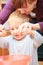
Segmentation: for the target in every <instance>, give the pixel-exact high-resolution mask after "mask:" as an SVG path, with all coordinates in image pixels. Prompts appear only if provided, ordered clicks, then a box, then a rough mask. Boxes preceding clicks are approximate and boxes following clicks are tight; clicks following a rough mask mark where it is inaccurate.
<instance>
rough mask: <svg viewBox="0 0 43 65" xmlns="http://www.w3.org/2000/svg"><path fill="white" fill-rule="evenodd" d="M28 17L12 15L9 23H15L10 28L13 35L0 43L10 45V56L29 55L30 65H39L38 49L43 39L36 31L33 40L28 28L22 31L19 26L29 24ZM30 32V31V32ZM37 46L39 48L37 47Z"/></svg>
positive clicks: (3, 38) (0, 39)
mask: <svg viewBox="0 0 43 65" xmlns="http://www.w3.org/2000/svg"><path fill="white" fill-rule="evenodd" d="M28 20H29V19H28V17H27V16H25V15H21V14H20V13H17V12H16V13H15V12H14V13H12V14H11V15H10V17H9V19H8V23H9V24H11V22H12V23H13V26H14V25H15V27H14V28H13V27H12V28H11V27H10V32H11V35H9V36H7V37H1V38H0V43H3V44H5V45H6V44H9V48H8V49H9V54H10V55H29V56H31V57H32V58H31V61H30V65H38V58H37V48H38V47H39V46H40V45H41V43H42V42H43V37H42V36H41V35H40V34H39V33H38V32H36V31H34V38H31V37H30V36H29V35H28V33H27V32H28V31H27V29H28V27H27V29H26V28H23V31H22V32H21V31H20V28H19V26H20V25H21V24H22V23H26V24H27V23H28ZM11 26H12V24H11ZM29 31H30V30H29ZM35 44H37V46H35Z"/></svg>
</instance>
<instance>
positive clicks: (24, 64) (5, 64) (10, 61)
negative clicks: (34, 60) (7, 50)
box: [0, 55, 30, 65]
mask: <svg viewBox="0 0 43 65" xmlns="http://www.w3.org/2000/svg"><path fill="white" fill-rule="evenodd" d="M29 63H30V56H26V55H25V56H22V55H16V56H0V65H29Z"/></svg>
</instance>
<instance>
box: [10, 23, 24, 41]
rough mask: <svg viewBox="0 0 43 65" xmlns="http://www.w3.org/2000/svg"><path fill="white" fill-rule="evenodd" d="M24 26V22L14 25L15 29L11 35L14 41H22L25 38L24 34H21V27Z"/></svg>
mask: <svg viewBox="0 0 43 65" xmlns="http://www.w3.org/2000/svg"><path fill="white" fill-rule="evenodd" d="M21 24H22V22H15V23H14V28H13V29H12V30H11V35H12V36H13V38H14V39H16V40H18V41H19V40H21V39H23V38H24V37H25V33H24V32H20V29H19V26H20V25H21Z"/></svg>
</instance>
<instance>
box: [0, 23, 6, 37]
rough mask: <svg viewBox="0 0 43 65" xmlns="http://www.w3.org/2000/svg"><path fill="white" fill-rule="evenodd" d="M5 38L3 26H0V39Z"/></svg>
mask: <svg viewBox="0 0 43 65" xmlns="http://www.w3.org/2000/svg"><path fill="white" fill-rule="evenodd" d="M3 36H6V32H5V31H4V26H3V25H1V24H0V37H3Z"/></svg>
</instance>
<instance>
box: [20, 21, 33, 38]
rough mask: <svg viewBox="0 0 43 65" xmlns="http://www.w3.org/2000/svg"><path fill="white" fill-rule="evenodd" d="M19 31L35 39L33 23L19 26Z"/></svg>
mask: <svg viewBox="0 0 43 65" xmlns="http://www.w3.org/2000/svg"><path fill="white" fill-rule="evenodd" d="M19 31H20V32H24V33H25V34H28V35H30V37H32V38H33V37H34V31H33V30H32V27H31V23H28V22H25V23H23V24H21V25H20V26H19Z"/></svg>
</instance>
